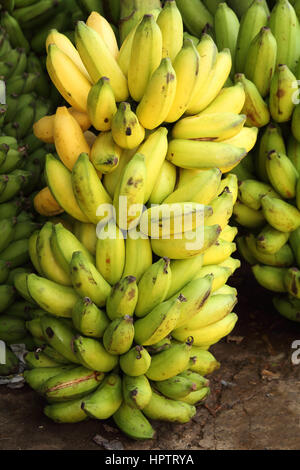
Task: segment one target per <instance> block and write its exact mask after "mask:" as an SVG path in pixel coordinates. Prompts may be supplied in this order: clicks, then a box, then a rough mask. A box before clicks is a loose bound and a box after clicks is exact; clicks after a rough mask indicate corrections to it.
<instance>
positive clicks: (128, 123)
mask: <svg viewBox="0 0 300 470" xmlns="http://www.w3.org/2000/svg"><path fill="white" fill-rule="evenodd" d="M111 133H112V136H113V139H114V141H115V142H116V144H118V145H119V147H121V148H124V149H130V150H132V149H134V148H136V147H138V146H139V145H140V144H141V143H142V142H143V140H144V137H145V129H144V128H143V126H141V124H140V123H139V120H138V118H137V116H136V114H135V113H134V112H133V111H132V110H131V106H130V104H129V103H124V102H122V103H120V104H119V107H118V110H117V112H116V113H115V115H114V116H113V118H112V123H111Z"/></svg>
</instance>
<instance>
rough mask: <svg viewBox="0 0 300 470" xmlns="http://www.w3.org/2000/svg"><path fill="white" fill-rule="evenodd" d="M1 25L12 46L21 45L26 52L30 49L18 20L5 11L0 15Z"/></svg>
mask: <svg viewBox="0 0 300 470" xmlns="http://www.w3.org/2000/svg"><path fill="white" fill-rule="evenodd" d="M1 23H2V26H4V28H5V30H6V31H7V34H8V36H9V41H10V43H11V45H12V46H13V47H22V48H24V49H25V51H26V53H28V52H29V51H30V44H29V42H28V41H27V39H26V37H25V36H24V33H23V31H22V29H21V27H20V25H19V22H18V20H17V19H16V18H15V17H14V16H12V15H10V14H9V12H8V11H5V12H4V13H3V14H2V17H1Z"/></svg>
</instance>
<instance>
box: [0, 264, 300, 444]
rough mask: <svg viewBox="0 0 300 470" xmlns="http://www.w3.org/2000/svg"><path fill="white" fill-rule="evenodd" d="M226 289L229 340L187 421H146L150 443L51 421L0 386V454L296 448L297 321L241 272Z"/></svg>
mask: <svg viewBox="0 0 300 470" xmlns="http://www.w3.org/2000/svg"><path fill="white" fill-rule="evenodd" d="M230 284H231V285H233V286H235V287H237V288H238V289H239V296H238V298H239V303H238V305H237V306H236V308H235V311H236V313H237V314H238V315H239V321H238V323H237V326H236V327H235V329H234V331H233V332H232V333H231V336H230V337H229V339H230V340H228V338H227V340H222V341H221V342H220V343H218V344H217V345H215V346H214V347H213V348H211V351H212V352H213V354H214V355H215V356H216V358H217V359H218V360H219V361H220V362H221V368H220V369H219V370H218V371H216V372H215V373H214V374H213V375H212V376H211V377H210V380H211V395H210V396H209V398H208V399H207V400H206V402H205V404H204V405H201V406H200V407H199V408H198V411H197V414H196V416H195V417H194V418H193V420H192V421H191V422H190V423H188V424H184V425H174V424H169V423H161V422H154V423H153V426H154V428H155V429H156V430H157V433H156V437H155V439H153V440H151V441H144V442H138V441H133V440H130V439H128V438H126V437H124V435H123V434H121V433H120V432H119V431H118V429H116V427H115V425H114V423H113V421H112V420H108V421H106V422H104V423H102V422H100V421H97V420H89V421H86V422H83V423H79V424H74V425H71V424H65V425H62V424H55V423H53V422H52V421H50V420H49V419H48V418H47V417H46V416H44V415H43V413H42V409H43V400H42V399H41V398H39V397H38V396H37V395H36V393H35V392H33V391H32V390H31V389H30V388H29V387H28V386H25V387H23V388H22V389H19V390H10V389H8V388H7V387H5V386H1V387H0V450H4V449H6V450H16V449H20V450H52V449H53V450H59V449H63V450H104V449H109V450H112V449H118V448H120V449H122V448H123V449H125V450H176V449H184V450H214V449H218V450H274V449H279V450H299V449H300V364H299V365H293V364H292V362H291V357H292V354H293V352H294V350H293V349H292V348H291V345H292V343H293V342H294V341H295V340H299V341H300V324H295V323H292V322H289V321H288V320H285V319H284V318H282V317H281V316H279V315H278V314H277V313H276V312H275V311H274V309H273V307H272V304H271V298H270V296H269V295H268V294H267V293H266V291H264V290H263V289H261V288H259V286H258V285H257V284H256V283H255V281H254V280H253V278H252V276H251V274H250V272H249V270H247V269H246V268H245V267H244V268H243V269H241V270H239V272H238V273H237V274H236V275H235V276H234V278H232V279H231V282H230ZM299 358H300V354H299ZM96 435H98V439H99V440H98V444H96V443H95V441H94V437H95V436H96ZM99 442H100V445H99Z"/></svg>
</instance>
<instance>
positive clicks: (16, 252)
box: [0, 238, 29, 269]
mask: <svg viewBox="0 0 300 470" xmlns="http://www.w3.org/2000/svg"><path fill="white" fill-rule="evenodd" d="M28 246H29V241H28V238H24V239H23V240H17V241H16V242H14V241H13V242H12V243H11V244H10V245H8V247H7V248H6V249H5V250H4V251H2V252H1V253H0V258H1V259H2V260H3V261H8V262H9V264H10V268H11V269H14V268H18V267H19V266H22V265H24V264H26V263H27V262H28V261H29V251H28Z"/></svg>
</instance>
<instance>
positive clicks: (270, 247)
mask: <svg viewBox="0 0 300 470" xmlns="http://www.w3.org/2000/svg"><path fill="white" fill-rule="evenodd" d="M289 237H290V233H289V232H279V230H276V229H275V228H273V227H271V226H270V225H268V224H267V225H265V227H264V228H263V229H262V230H261V232H260V233H259V234H258V235H257V237H256V246H257V249H258V250H259V251H263V252H266V253H270V254H274V253H276V252H277V251H278V250H280V248H282V247H283V246H284V245H285V244H286V243H287V241H288V239H289Z"/></svg>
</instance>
